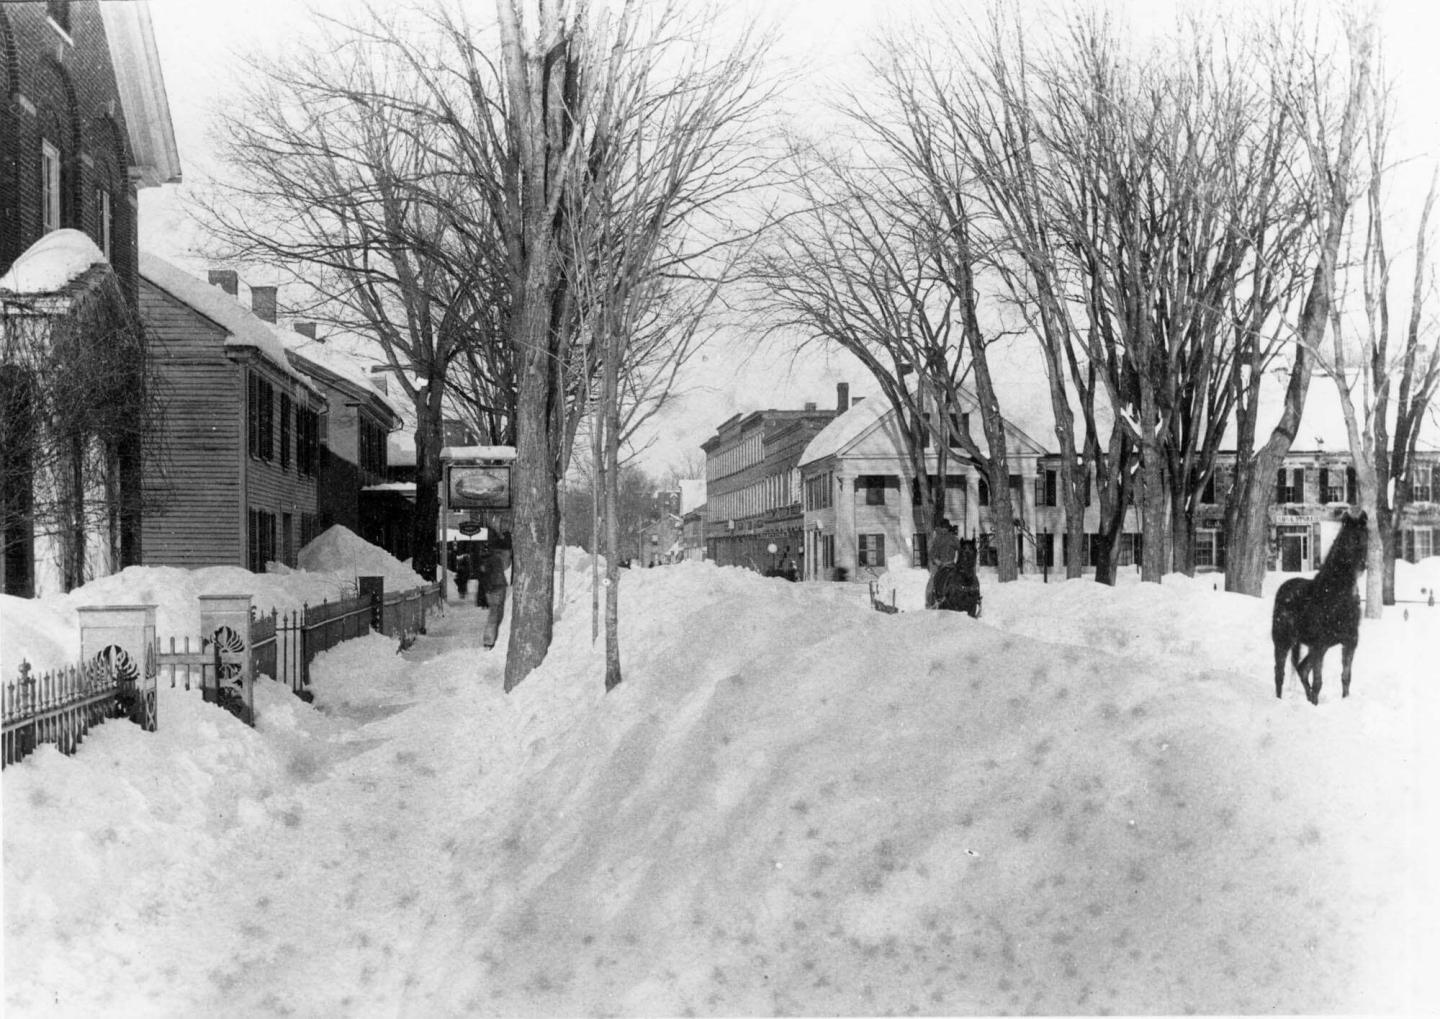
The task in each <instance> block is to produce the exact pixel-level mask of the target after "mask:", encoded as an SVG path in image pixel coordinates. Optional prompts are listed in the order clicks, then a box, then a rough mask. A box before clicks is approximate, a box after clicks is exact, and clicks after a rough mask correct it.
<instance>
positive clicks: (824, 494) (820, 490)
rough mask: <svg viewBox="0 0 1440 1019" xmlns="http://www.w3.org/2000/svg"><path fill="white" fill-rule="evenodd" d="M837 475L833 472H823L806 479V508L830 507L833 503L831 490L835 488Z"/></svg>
mask: <svg viewBox="0 0 1440 1019" xmlns="http://www.w3.org/2000/svg"><path fill="white" fill-rule="evenodd" d="M834 478H835V475H834V474H831V473H828V472H827V473H825V474H821V475H819V476H818V477H814V478H807V479H806V481H805V508H806V509H812V510H814V509H828V508H829V507H830V506H831V505H833V500H832V498H831V492H832V491H833V490H834V487H835V481H834Z"/></svg>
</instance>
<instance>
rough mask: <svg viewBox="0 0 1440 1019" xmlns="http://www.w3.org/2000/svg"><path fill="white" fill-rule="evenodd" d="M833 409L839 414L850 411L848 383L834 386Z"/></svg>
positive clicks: (838, 383)
mask: <svg viewBox="0 0 1440 1019" xmlns="http://www.w3.org/2000/svg"><path fill="white" fill-rule="evenodd" d="M835 409H836V410H838V411H839V412H840V413H841V414H844V413H845V412H846V411H847V410H849V409H850V383H848V382H837V383H836V384H835Z"/></svg>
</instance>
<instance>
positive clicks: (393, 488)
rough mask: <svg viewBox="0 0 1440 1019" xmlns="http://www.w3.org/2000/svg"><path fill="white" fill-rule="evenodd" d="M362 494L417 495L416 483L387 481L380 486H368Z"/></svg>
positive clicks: (363, 489)
mask: <svg viewBox="0 0 1440 1019" xmlns="http://www.w3.org/2000/svg"><path fill="white" fill-rule="evenodd" d="M360 491H362V492H400V493H401V494H403V495H414V494H415V482H413V481H386V482H382V483H381V484H378V485H366V486H365V487H364V488H362V489H360Z"/></svg>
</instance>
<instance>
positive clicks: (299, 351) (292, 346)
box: [283, 333, 404, 430]
mask: <svg viewBox="0 0 1440 1019" xmlns="http://www.w3.org/2000/svg"><path fill="white" fill-rule="evenodd" d="M283 342H284V343H285V346H286V349H287V352H288V353H289V355H290V360H291V363H292V364H294V366H295V367H296V368H298V369H300V371H302V372H304V373H305V374H306V375H309V376H310V377H311V378H314V379H316V380H318V381H321V382H324V383H325V384H327V385H331V386H334V387H335V388H336V389H339V390H340V391H341V392H343V393H346V394H347V395H349V396H350V397H351V398H352V399H354V400H356V401H361V400H363V401H365V402H366V404H367V405H369V406H370V407H372V408H373V409H375V410H376V411H378V412H379V413H380V415H381V416H382V417H384V418H386V419H387V420H386V426H387V428H389V429H390V430H394V429H396V428H398V427H400V424H401V423H402V422H403V421H404V415H403V414H402V413H401V410H400V408H399V407H398V406H396V405H395V404H394V403H393V402H391V400H390V397H389V396H387V395H386V394H385V393H383V392H381V391H380V389H378V388H377V387H376V386H375V384H374V383H373V382H372V381H371V380H370V376H369V374H368V373H367V372H366V371H365V367H364V365H362V364H361V363H360V362H359V361H358V360H356V359H355V358H354V357H352V356H350V355H349V354H346V353H345V352H344V351H342V350H336V349H335V348H334V347H332V346H330V345H329V344H327V343H322V342H321V341H319V340H312V339H309V338H308V337H306V336H305V335H304V334H302V333H295V334H294V335H293V336H287V337H286V338H285V340H284V341H283Z"/></svg>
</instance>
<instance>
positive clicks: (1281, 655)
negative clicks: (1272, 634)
mask: <svg viewBox="0 0 1440 1019" xmlns="http://www.w3.org/2000/svg"><path fill="white" fill-rule="evenodd" d="M1289 650H1290V649H1289V648H1288V647H1286V646H1285V643H1284V641H1279V640H1277V641H1276V642H1275V696H1276V697H1279V696H1280V694H1281V692H1282V691H1283V690H1284V689H1285V655H1286V653H1287V652H1289Z"/></svg>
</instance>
